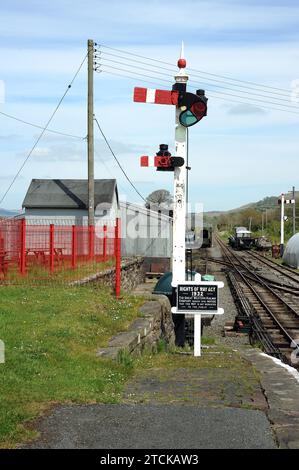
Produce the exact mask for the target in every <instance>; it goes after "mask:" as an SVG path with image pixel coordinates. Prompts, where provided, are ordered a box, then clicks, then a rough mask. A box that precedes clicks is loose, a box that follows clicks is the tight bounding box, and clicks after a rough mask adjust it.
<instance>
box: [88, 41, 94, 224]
mask: <svg viewBox="0 0 299 470" xmlns="http://www.w3.org/2000/svg"><path fill="white" fill-rule="evenodd" d="M87 50H88V92H87V156H88V225H94V133H93V123H94V112H93V68H94V42H93V40H92V39H88V41H87Z"/></svg>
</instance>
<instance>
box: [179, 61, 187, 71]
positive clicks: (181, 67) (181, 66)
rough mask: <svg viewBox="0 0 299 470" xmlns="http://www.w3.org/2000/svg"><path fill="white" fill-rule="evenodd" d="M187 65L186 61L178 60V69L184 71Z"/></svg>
mask: <svg viewBox="0 0 299 470" xmlns="http://www.w3.org/2000/svg"><path fill="white" fill-rule="evenodd" d="M186 65H187V62H186V59H179V60H178V68H179V69H184V68H185V67H186Z"/></svg>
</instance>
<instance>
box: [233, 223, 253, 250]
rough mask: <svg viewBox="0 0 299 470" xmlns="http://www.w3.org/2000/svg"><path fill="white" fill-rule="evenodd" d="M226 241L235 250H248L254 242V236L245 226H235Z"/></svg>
mask: <svg viewBox="0 0 299 470" xmlns="http://www.w3.org/2000/svg"><path fill="white" fill-rule="evenodd" d="M228 243H229V245H230V246H232V247H233V248H235V249H236V250H250V248H251V247H252V246H253V244H254V238H253V237H252V234H251V231H250V230H247V228H246V227H235V233H234V235H231V236H230V237H229V239H228Z"/></svg>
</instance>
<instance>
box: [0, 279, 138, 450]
mask: <svg viewBox="0 0 299 470" xmlns="http://www.w3.org/2000/svg"><path fill="white" fill-rule="evenodd" d="M141 303H142V299H141V298H134V297H132V296H131V297H130V296H128V295H124V296H123V298H122V300H116V299H115V298H114V297H113V296H112V295H111V293H110V291H109V290H108V289H106V288H103V287H101V288H95V287H91V286H84V287H65V286H63V285H62V286H60V285H55V289H53V288H51V287H49V286H43V287H42V286H40V287H38V288H37V287H35V288H34V287H26V286H6V287H4V286H2V287H0V339H1V340H2V341H4V343H5V363H4V364H0V447H14V446H15V445H16V443H17V442H19V441H21V440H25V439H28V438H32V437H34V435H35V433H34V431H32V430H30V428H29V427H28V426H27V425H26V424H28V421H30V420H32V419H33V418H35V417H37V416H39V415H40V414H41V413H42V412H44V411H45V410H47V409H48V408H49V407H50V406H51V405H52V404H55V403H58V402H60V403H61V402H64V403H65V402H74V403H88V402H104V403H114V402H117V401H118V399H119V396H120V392H121V390H122V386H123V383H124V382H125V380H126V379H127V378H128V377H129V376H130V374H131V373H132V367H131V365H130V364H129V363H128V364H127V363H126V362H122V363H117V362H115V361H107V360H103V359H99V358H97V357H96V351H97V349H98V348H99V347H103V346H105V345H106V344H107V341H108V339H109V338H110V337H111V336H112V335H114V334H116V333H118V332H119V331H122V330H124V329H126V328H127V326H128V325H129V323H130V322H131V321H132V320H133V319H134V318H135V317H136V316H137V315H138V307H139V306H140V305H141Z"/></svg>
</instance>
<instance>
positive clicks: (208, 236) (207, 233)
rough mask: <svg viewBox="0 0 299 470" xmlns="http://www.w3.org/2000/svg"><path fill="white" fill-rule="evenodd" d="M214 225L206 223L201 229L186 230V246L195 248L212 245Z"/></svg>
mask: <svg viewBox="0 0 299 470" xmlns="http://www.w3.org/2000/svg"><path fill="white" fill-rule="evenodd" d="M212 235H213V228H212V225H208V224H205V225H204V226H203V227H202V228H201V229H198V228H196V229H195V230H190V231H188V232H186V237H185V241H186V248H188V249H191V250H195V249H199V248H209V247H211V246H212Z"/></svg>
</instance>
